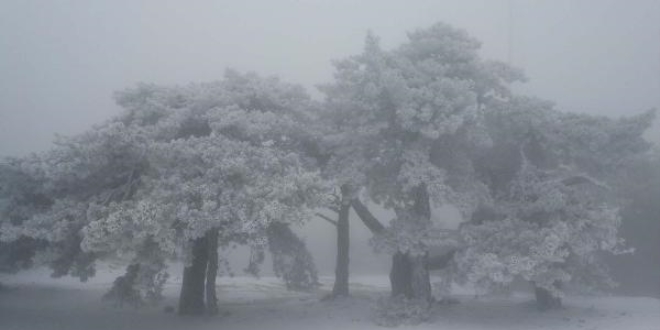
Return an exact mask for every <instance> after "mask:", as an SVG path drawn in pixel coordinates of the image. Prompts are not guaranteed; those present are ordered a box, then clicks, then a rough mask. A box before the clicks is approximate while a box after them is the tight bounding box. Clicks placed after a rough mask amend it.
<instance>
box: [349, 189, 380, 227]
mask: <svg viewBox="0 0 660 330" xmlns="http://www.w3.org/2000/svg"><path fill="white" fill-rule="evenodd" d="M351 205H352V206H353V209H354V210H355V213H357V215H358V217H360V219H361V220H362V222H364V225H365V226H367V228H369V230H371V232H372V233H373V234H378V233H381V232H383V231H384V230H385V226H383V224H382V223H380V221H378V219H376V217H375V216H374V215H373V214H371V211H369V209H368V208H367V207H366V206H365V205H364V204H362V201H361V200H360V199H359V198H355V199H353V201H352V203H351Z"/></svg>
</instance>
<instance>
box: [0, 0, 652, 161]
mask: <svg viewBox="0 0 660 330" xmlns="http://www.w3.org/2000/svg"><path fill="white" fill-rule="evenodd" d="M437 21H443V22H447V23H449V24H451V25H453V26H456V27H460V28H463V29H466V30H467V31H468V32H469V33H470V34H471V35H473V36H474V37H476V38H477V39H479V40H480V41H482V42H483V49H482V55H483V57H484V58H491V59H499V60H503V61H510V62H511V63H512V64H513V65H516V66H518V67H521V68H523V69H524V70H525V72H526V74H527V76H528V77H529V79H530V80H529V82H528V83H527V84H525V85H523V86H519V87H518V88H520V89H521V90H522V91H524V92H526V93H530V94H533V95H537V96H540V97H543V98H546V99H549V100H552V101H555V102H556V103H557V106H558V108H560V109H563V110H566V111H576V112H587V113H592V114H603V115H626V114H636V113H640V112H642V111H644V110H648V109H650V108H653V107H658V105H659V104H660V3H659V2H657V1H654V0H636V1H625V2H624V1H618V0H604V1H597V0H592V1H584V0H578V1H575V0H559V1H520V0H511V1H493V0H483V1H460V2H459V1H414V2H412V3H411V2H408V1H360V2H359V5H358V4H356V2H354V1H345V0H339V1H320V0H307V1H293V0H284V1H277V2H275V1H204V0H199V1H194V2H192V3H185V4H183V3H180V2H178V1H139V2H135V1H123V0H120V1H112V2H105V1H103V2H101V1H98V2H89V1H64V0H62V1H3V2H2V3H0V49H2V51H1V52H0V72H2V75H1V76H0V155H5V156H7V155H9V156H14V155H25V154H27V153H30V152H33V151H39V150H44V149H47V148H48V147H49V145H50V142H51V141H52V139H53V136H54V134H56V133H57V134H64V135H70V134H75V133H79V132H82V131H84V130H85V129H88V128H89V127H90V126H91V125H93V124H94V123H98V122H101V121H103V120H105V119H107V118H109V117H111V116H113V115H114V114H117V113H118V111H119V108H118V107H117V106H116V105H115V104H114V101H113V100H112V97H111V96H112V93H113V91H115V90H119V89H123V88H127V87H130V86H133V85H134V84H135V83H137V82H153V83H158V84H185V83H188V82H200V81H209V80H215V79H219V78H220V77H221V76H222V73H223V72H224V70H225V69H226V68H235V69H238V70H243V71H245V70H253V71H256V72H258V73H260V74H264V75H278V76H280V77H282V78H283V79H285V80H287V81H292V82H297V83H301V84H304V85H305V86H307V87H308V88H309V89H310V90H311V91H312V92H313V93H314V90H315V89H314V86H315V85H316V84H318V83H322V82H326V81H329V79H330V78H331V76H332V66H331V60H332V59H338V58H343V57H345V56H347V55H350V54H355V53H357V52H359V51H360V50H361V47H362V43H363V40H364V37H365V35H366V33H367V31H368V30H372V31H373V32H374V33H375V34H376V35H378V36H380V37H381V40H382V44H383V46H384V47H386V48H387V47H393V46H395V45H397V44H399V43H401V42H402V41H403V40H404V39H405V35H406V32H407V31H411V30H414V29H417V28H421V27H425V26H429V25H431V24H433V23H435V22H437ZM316 95H317V96H318V95H319V94H318V93H317V94H316ZM657 127H658V126H657V124H656V129H655V130H654V132H653V134H652V138H653V139H655V140H658V139H659V138H660V133H658V129H657Z"/></svg>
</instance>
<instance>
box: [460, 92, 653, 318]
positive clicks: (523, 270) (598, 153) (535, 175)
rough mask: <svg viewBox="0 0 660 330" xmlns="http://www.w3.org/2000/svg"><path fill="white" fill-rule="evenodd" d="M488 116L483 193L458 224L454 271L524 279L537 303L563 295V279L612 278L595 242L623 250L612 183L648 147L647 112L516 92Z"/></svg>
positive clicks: (489, 282)
mask: <svg viewBox="0 0 660 330" xmlns="http://www.w3.org/2000/svg"><path fill="white" fill-rule="evenodd" d="M486 116H487V126H488V128H489V132H490V135H491V137H492V140H493V144H492V147H491V148H487V149H485V150H482V151H483V152H482V153H481V155H480V156H479V157H478V158H477V159H478V160H479V161H477V162H474V163H475V164H478V166H477V168H476V171H477V173H478V174H479V177H480V178H481V180H482V182H483V183H484V184H485V186H487V187H488V192H489V195H490V198H488V199H484V201H485V202H483V203H482V204H481V205H479V209H478V210H477V211H476V212H474V213H473V216H472V220H471V221H470V222H469V223H468V224H466V225H465V226H463V228H462V230H461V235H462V239H463V243H464V246H466V248H465V250H462V251H461V252H460V253H459V254H458V258H457V264H458V268H459V269H461V270H462V272H461V274H462V276H458V277H457V278H463V279H466V280H467V281H469V282H472V283H476V284H478V286H479V287H482V288H485V289H492V288H497V287H502V286H506V285H508V284H510V283H511V282H512V281H513V280H514V279H516V278H519V279H524V280H527V281H530V282H532V283H533V284H534V285H535V287H536V294H537V300H538V302H539V305H540V307H541V308H553V307H558V306H559V305H560V303H561V300H560V298H561V295H562V291H561V288H562V286H563V284H565V283H569V282H570V283H580V284H583V285H584V284H587V285H589V286H596V285H598V284H608V283H610V282H611V281H610V280H609V277H608V276H607V272H606V269H605V268H604V266H603V264H602V263H601V262H600V261H599V260H598V252H600V251H605V252H610V253H619V252H622V251H624V245H623V242H622V240H621V239H620V238H619V236H618V234H617V229H618V227H619V225H620V217H619V214H618V208H619V203H618V200H617V198H616V188H617V187H616V183H617V180H618V177H619V176H620V175H621V173H622V171H623V170H624V169H625V168H626V166H627V164H628V163H629V162H630V161H631V160H632V159H634V157H635V156H637V155H639V154H641V153H642V152H644V151H645V150H646V149H647V148H648V147H649V145H648V143H647V142H646V141H645V140H644V138H643V137H642V134H643V133H644V131H645V129H647V128H648V127H649V125H650V123H651V121H652V117H653V113H652V112H649V113H645V114H642V115H639V116H635V117H630V118H622V119H618V120H615V119H609V118H605V117H594V116H589V115H582V114H569V113H562V112H559V111H556V110H554V109H553V108H552V105H551V104H550V103H549V102H544V101H539V100H536V99H531V98H513V99H511V100H509V101H506V102H499V105H498V106H496V107H493V109H492V111H490V112H488V113H487V114H486Z"/></svg>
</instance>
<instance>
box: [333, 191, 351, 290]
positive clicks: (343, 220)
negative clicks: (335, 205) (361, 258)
mask: <svg viewBox="0 0 660 330" xmlns="http://www.w3.org/2000/svg"><path fill="white" fill-rule="evenodd" d="M343 195H344V196H343V197H342V203H341V207H340V209H339V218H338V219H337V264H336V265H335V285H334V287H333V288H332V296H333V297H337V296H344V297H345V296H348V276H349V271H348V264H349V247H350V237H349V235H350V232H349V224H348V213H349V211H350V209H351V203H350V199H349V198H350V196H346V194H343Z"/></svg>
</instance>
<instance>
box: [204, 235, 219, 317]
mask: <svg viewBox="0 0 660 330" xmlns="http://www.w3.org/2000/svg"><path fill="white" fill-rule="evenodd" d="M206 247H207V251H208V252H207V253H208V266H207V268H206V311H207V313H209V314H217V313H218V297H217V296H216V292H215V279H216V277H217V276H218V230H217V229H212V230H210V231H209V232H207V233H206Z"/></svg>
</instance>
